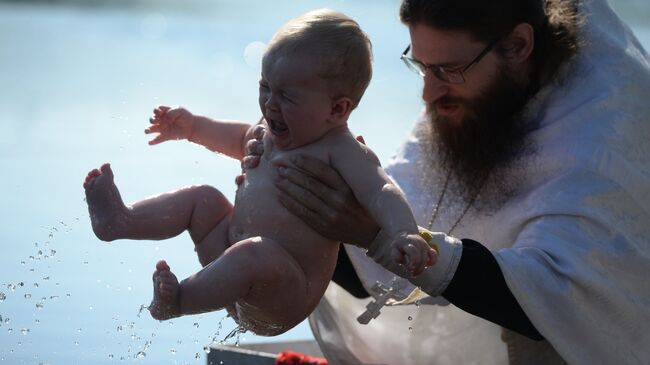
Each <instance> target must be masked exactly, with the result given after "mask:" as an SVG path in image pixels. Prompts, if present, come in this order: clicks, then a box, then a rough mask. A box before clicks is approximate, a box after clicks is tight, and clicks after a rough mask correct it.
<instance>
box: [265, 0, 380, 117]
mask: <svg viewBox="0 0 650 365" xmlns="http://www.w3.org/2000/svg"><path fill="white" fill-rule="evenodd" d="M283 55H290V56H297V55H300V56H311V57H309V60H316V61H314V62H318V63H319V66H320V72H319V76H320V77H322V78H323V79H326V80H328V81H329V82H330V85H331V86H332V88H333V89H334V93H335V95H333V96H334V97H341V96H346V97H349V98H351V99H352V102H353V108H356V107H357V105H358V104H359V101H360V100H361V97H362V96H363V93H364V92H365V90H366V88H367V87H368V84H369V83H370V79H371V77H372V45H371V43H370V39H369V38H368V36H367V35H366V33H365V32H363V30H361V27H360V26H359V24H358V23H357V22H356V21H354V20H352V19H351V18H349V17H348V16H346V15H345V14H343V13H340V12H337V11H334V10H329V9H320V10H314V11H310V12H308V13H305V14H303V15H300V16H298V17H296V18H293V19H291V20H290V21H289V22H287V23H286V24H285V25H283V26H282V27H281V28H280V29H279V30H278V31H277V32H276V33H275V35H274V36H273V38H272V39H271V41H270V43H269V46H268V48H267V50H266V53H265V55H264V58H265V59H266V57H269V56H272V57H276V56H283ZM309 62H311V61H309Z"/></svg>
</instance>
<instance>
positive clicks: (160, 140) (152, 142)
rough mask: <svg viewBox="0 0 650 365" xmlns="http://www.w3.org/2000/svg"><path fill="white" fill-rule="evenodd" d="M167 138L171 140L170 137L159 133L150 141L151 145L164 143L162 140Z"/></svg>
mask: <svg viewBox="0 0 650 365" xmlns="http://www.w3.org/2000/svg"><path fill="white" fill-rule="evenodd" d="M167 140H169V138H167V137H165V136H163V135H162V134H159V135H157V136H156V137H154V139H152V140H150V141H149V146H153V145H155V144H158V143H162V142H165V141H167Z"/></svg>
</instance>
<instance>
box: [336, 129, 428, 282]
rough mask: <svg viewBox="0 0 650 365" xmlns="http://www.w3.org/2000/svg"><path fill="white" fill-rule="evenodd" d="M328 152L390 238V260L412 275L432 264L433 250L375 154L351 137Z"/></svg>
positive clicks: (361, 201) (362, 202)
mask: <svg viewBox="0 0 650 365" xmlns="http://www.w3.org/2000/svg"><path fill="white" fill-rule="evenodd" d="M331 151H332V152H331V164H332V166H333V167H334V168H335V169H336V170H337V171H338V172H339V173H340V174H341V176H342V177H343V179H344V180H345V181H346V182H347V183H348V185H349V186H350V188H351V189H352V191H353V192H354V195H355V197H356V198H357V200H359V202H360V203H361V205H363V206H364V207H365V208H366V209H367V210H368V211H369V212H370V214H372V216H373V218H374V219H375V220H376V221H377V223H378V224H379V226H380V227H381V228H382V230H383V231H384V232H385V233H386V234H388V236H389V237H391V238H392V248H391V256H392V258H393V259H394V260H395V261H397V262H398V263H401V264H404V265H406V266H407V268H408V269H409V270H410V271H411V272H412V273H413V274H415V275H417V274H419V273H420V272H421V271H422V270H424V268H425V267H426V266H428V265H431V264H432V263H433V262H434V261H435V251H433V250H431V248H430V247H429V245H428V244H427V243H426V241H425V240H424V239H423V238H422V237H420V236H419V235H418V227H417V224H416V222H415V218H413V213H412V212H411V208H410V206H409V204H408V202H407V200H406V197H405V196H404V193H403V192H402V191H401V190H400V188H399V187H398V186H397V185H396V184H395V183H394V182H393V181H392V179H391V178H390V177H389V176H388V175H387V174H386V172H385V171H384V170H383V169H382V168H381V164H380V163H379V159H378V158H377V156H376V155H375V154H374V152H372V150H370V149H369V148H368V147H366V146H365V145H363V144H361V143H358V142H357V141H356V140H354V138H349V139H343V140H341V141H340V143H337V145H336V146H334V147H333V148H332V149H331Z"/></svg>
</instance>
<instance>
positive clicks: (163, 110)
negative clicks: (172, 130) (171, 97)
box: [153, 105, 171, 116]
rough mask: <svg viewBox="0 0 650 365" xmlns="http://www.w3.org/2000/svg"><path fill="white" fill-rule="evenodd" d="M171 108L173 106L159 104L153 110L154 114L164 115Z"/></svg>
mask: <svg viewBox="0 0 650 365" xmlns="http://www.w3.org/2000/svg"><path fill="white" fill-rule="evenodd" d="M169 109H171V108H170V107H168V106H166V105H158V106H157V107H156V108H155V109H154V110H153V114H154V115H155V116H163V115H164V114H165V113H167V111H168V110H169Z"/></svg>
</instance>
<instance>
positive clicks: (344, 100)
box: [330, 96, 354, 123]
mask: <svg viewBox="0 0 650 365" xmlns="http://www.w3.org/2000/svg"><path fill="white" fill-rule="evenodd" d="M352 105H354V103H353V102H352V99H350V98H348V97H346V96H342V97H339V98H337V99H334V100H333V101H332V110H331V111H330V120H331V121H332V122H334V123H340V122H346V121H347V120H348V117H349V116H350V113H351V112H352Z"/></svg>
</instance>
